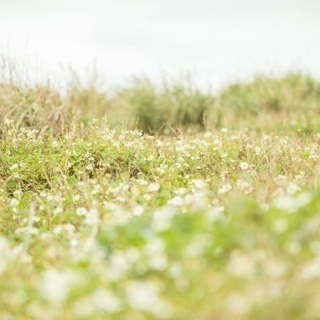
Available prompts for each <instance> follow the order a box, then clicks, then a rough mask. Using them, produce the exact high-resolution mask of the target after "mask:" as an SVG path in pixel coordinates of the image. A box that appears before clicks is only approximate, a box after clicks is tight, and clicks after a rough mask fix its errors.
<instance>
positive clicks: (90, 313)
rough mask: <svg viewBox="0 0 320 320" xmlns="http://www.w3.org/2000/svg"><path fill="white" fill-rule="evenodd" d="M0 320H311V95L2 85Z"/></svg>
mask: <svg viewBox="0 0 320 320" xmlns="http://www.w3.org/2000/svg"><path fill="white" fill-rule="evenodd" d="M0 111H1V112H0V119H1V122H0V123H1V127H0V139H1V140H0V148H1V150H0V252H1V259H0V318H1V319H4V320H16V319H21V320H22V319H44V320H47V319H48V320H49V319H50V320H51V319H52V320H53V319H57V320H58V319H62V320H63V319H66V320H68V319H119V320H122V319H128V320H129V319H130V320H131V319H137V320H140V319H181V320H189V319H190V320H194V319H199V320H209V319H219V320H220V319H222V320H224V319H226V320H228V319H236V320H237V319H239V320H240V319H254V320H256V319H273V318H274V319H299V320H300V319H306V320H310V319H319V318H320V317H319V315H320V305H319V299H320V292H319V285H320V234H319V230H320V214H319V212H320V197H319V196H320V189H319V174H320V170H319V169H320V167H319V163H320V159H319V148H320V83H319V82H317V81H316V80H315V79H313V78H311V77H309V76H307V75H304V74H288V75H287V76H284V77H282V78H267V77H263V76H260V77H257V78H256V79H255V80H253V81H252V82H250V83H235V84H233V85H230V86H228V87H226V88H225V89H224V90H222V91H220V92H219V93H217V94H212V93H204V92H202V91H200V90H198V89H196V88H195V87H193V86H192V84H190V83H189V82H184V81H181V82H175V83H168V82H165V81H164V82H163V85H162V86H160V87H159V86H155V85H154V84H152V82H151V81H149V80H147V79H136V80H134V81H132V82H131V83H129V84H128V85H127V86H126V87H123V88H117V89H114V90H109V91H108V90H106V91H101V90H99V89H98V88H97V87H95V86H94V85H87V86H83V85H81V84H79V83H78V82H74V83H72V84H71V85H70V87H69V88H68V90H67V92H65V93H64V94H61V93H59V92H58V91H57V90H55V89H54V88H52V87H50V86H49V85H46V86H44V85H39V86H26V85H22V84H18V83H15V82H13V81H3V82H2V83H1V84H0Z"/></svg>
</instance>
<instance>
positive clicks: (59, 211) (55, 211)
mask: <svg viewBox="0 0 320 320" xmlns="http://www.w3.org/2000/svg"><path fill="white" fill-rule="evenodd" d="M62 212H63V208H62V207H60V206H59V207H57V208H55V209H54V210H53V214H54V215H57V214H59V213H62Z"/></svg>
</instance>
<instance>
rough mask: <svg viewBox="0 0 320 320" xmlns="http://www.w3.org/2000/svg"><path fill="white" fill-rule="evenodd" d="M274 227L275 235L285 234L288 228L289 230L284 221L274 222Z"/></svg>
mask: <svg viewBox="0 0 320 320" xmlns="http://www.w3.org/2000/svg"><path fill="white" fill-rule="evenodd" d="M274 227H275V230H276V232H277V233H283V232H286V231H287V230H288V228H289V226H288V222H287V220H285V219H278V220H277V221H276V222H275V225H274Z"/></svg>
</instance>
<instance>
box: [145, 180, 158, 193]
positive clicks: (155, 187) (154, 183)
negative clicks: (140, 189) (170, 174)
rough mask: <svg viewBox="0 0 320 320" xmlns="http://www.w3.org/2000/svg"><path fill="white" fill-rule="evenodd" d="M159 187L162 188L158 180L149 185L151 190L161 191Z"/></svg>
mask: <svg viewBox="0 0 320 320" xmlns="http://www.w3.org/2000/svg"><path fill="white" fill-rule="evenodd" d="M159 189H160V184H159V183H156V182H153V183H150V184H149V186H148V191H149V192H157V191H159Z"/></svg>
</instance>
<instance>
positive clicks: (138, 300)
mask: <svg viewBox="0 0 320 320" xmlns="http://www.w3.org/2000/svg"><path fill="white" fill-rule="evenodd" d="M126 292H127V297H128V302H129V305H130V306H131V308H133V309H138V310H142V311H145V312H148V313H150V314H151V315H152V316H154V317H155V318H158V319H159V318H161V319H168V318H172V315H173V310H172V307H171V305H170V304H169V303H168V302H166V301H165V300H163V299H162V298H161V297H160V296H159V288H158V286H157V285H156V284H155V283H153V282H147V281H145V282H142V281H132V282H130V283H128V284H127V288H126Z"/></svg>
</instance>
